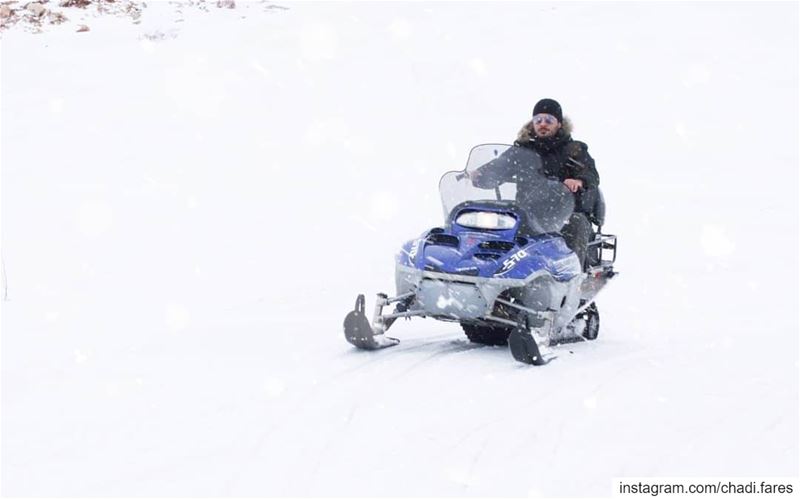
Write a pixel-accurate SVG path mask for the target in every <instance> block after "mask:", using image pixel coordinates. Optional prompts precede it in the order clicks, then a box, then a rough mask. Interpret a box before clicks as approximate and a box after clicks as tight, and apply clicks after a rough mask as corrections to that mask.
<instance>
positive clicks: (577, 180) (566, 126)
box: [470, 99, 600, 267]
mask: <svg viewBox="0 0 800 499" xmlns="http://www.w3.org/2000/svg"><path fill="white" fill-rule="evenodd" d="M571 131H572V124H571V123H570V121H569V119H565V118H564V116H563V113H562V111H561V105H560V104H559V103H558V102H556V101H555V100H553V99H542V100H540V101H539V102H537V103H536V106H534V108H533V118H532V119H531V121H529V122H528V123H526V124H525V125H524V126H523V127H522V129H521V130H520V131H519V134H518V136H517V140H516V141H515V142H514V145H515V146H518V147H522V148H526V149H532V150H534V151H536V153H538V155H539V157H540V158H541V163H542V164H541V170H542V173H544V175H545V176H547V177H549V178H553V179H558V180H559V181H561V182H563V183H564V185H565V186H566V187H567V188H568V189H569V190H570V191H571V192H572V193H574V195H575V212H574V213H573V214H572V216H570V219H569V222H568V223H567V224H566V225H565V226H564V228H563V229H562V230H561V233H562V235H563V236H564V239H565V241H566V243H567V246H569V248H570V249H571V250H572V251H574V252H575V254H576V255H577V256H578V259H579V261H580V264H581V267H585V261H586V254H587V248H588V244H589V239H590V238H591V236H592V225H591V223H590V217H592V216H593V215H594V211H595V207H596V205H597V201H598V197H599V192H598V186H599V184H600V176H599V175H598V173H597V170H596V169H595V165H594V159H592V157H591V156H590V155H589V151H588V147H587V145H586V144H585V143H583V142H579V141H577V140H573V139H572V136H571ZM512 153H513V151H512ZM510 164H514V167H513V171H512V169H509V168H508V165H510ZM497 165H504V166H500V167H497ZM535 167H536V165H532V164H530V163H528V164H525V162H519V163H517V162H505V161H504V162H490V163H488V164H487V165H485V166H483V167H481V168H479V169H478V170H477V171H474V172H472V173H471V174H470V179H471V180H472V183H473V185H475V186H476V187H481V188H492V187H495V186H497V185H499V184H501V183H503V182H508V181H510V180H512V179H513V180H514V181H515V182H516V183H517V185H518V193H519V194H518V198H522V200H521V201H524V198H525V193H526V191H527V189H526V183H527V182H526V179H527V178H531V176H532V174H533V172H530V171H527V170H529V169H531V168H535ZM523 204H524V202H523Z"/></svg>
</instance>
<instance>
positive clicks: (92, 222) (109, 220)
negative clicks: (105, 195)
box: [76, 201, 114, 237]
mask: <svg viewBox="0 0 800 499" xmlns="http://www.w3.org/2000/svg"><path fill="white" fill-rule="evenodd" d="M113 221H114V217H113V210H112V209H111V206H109V205H108V204H107V203H104V202H102V201H86V202H84V203H82V204H81V206H80V208H79V209H78V215H77V222H76V223H77V226H78V230H80V232H82V233H83V234H84V235H86V236H89V237H95V236H99V235H101V234H103V233H104V232H106V231H107V230H108V229H109V228H110V227H111V225H112V224H113Z"/></svg>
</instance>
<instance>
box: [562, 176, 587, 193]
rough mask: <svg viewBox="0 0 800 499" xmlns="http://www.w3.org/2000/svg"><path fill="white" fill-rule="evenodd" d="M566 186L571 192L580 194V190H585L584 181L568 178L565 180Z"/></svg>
mask: <svg viewBox="0 0 800 499" xmlns="http://www.w3.org/2000/svg"><path fill="white" fill-rule="evenodd" d="M564 185H566V186H567V189H569V191H570V192H578V190H579V189H583V180H579V179H577V178H568V179H566V180H564Z"/></svg>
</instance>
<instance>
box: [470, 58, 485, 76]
mask: <svg viewBox="0 0 800 499" xmlns="http://www.w3.org/2000/svg"><path fill="white" fill-rule="evenodd" d="M469 68H470V69H471V70H472V71H474V72H475V74H477V75H480V76H483V75H485V74H486V63H485V62H484V61H483V59H478V58H475V59H472V60H470V61H469Z"/></svg>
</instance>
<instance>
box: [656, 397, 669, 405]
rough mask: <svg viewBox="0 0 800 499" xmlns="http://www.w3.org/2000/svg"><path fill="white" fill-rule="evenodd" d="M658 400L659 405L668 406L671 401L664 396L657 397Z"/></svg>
mask: <svg viewBox="0 0 800 499" xmlns="http://www.w3.org/2000/svg"><path fill="white" fill-rule="evenodd" d="M656 400H657V401H658V403H659V404H666V403H667V402H669V399H668V398H667V397H664V396H663V395H659V396H658V397H656Z"/></svg>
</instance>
